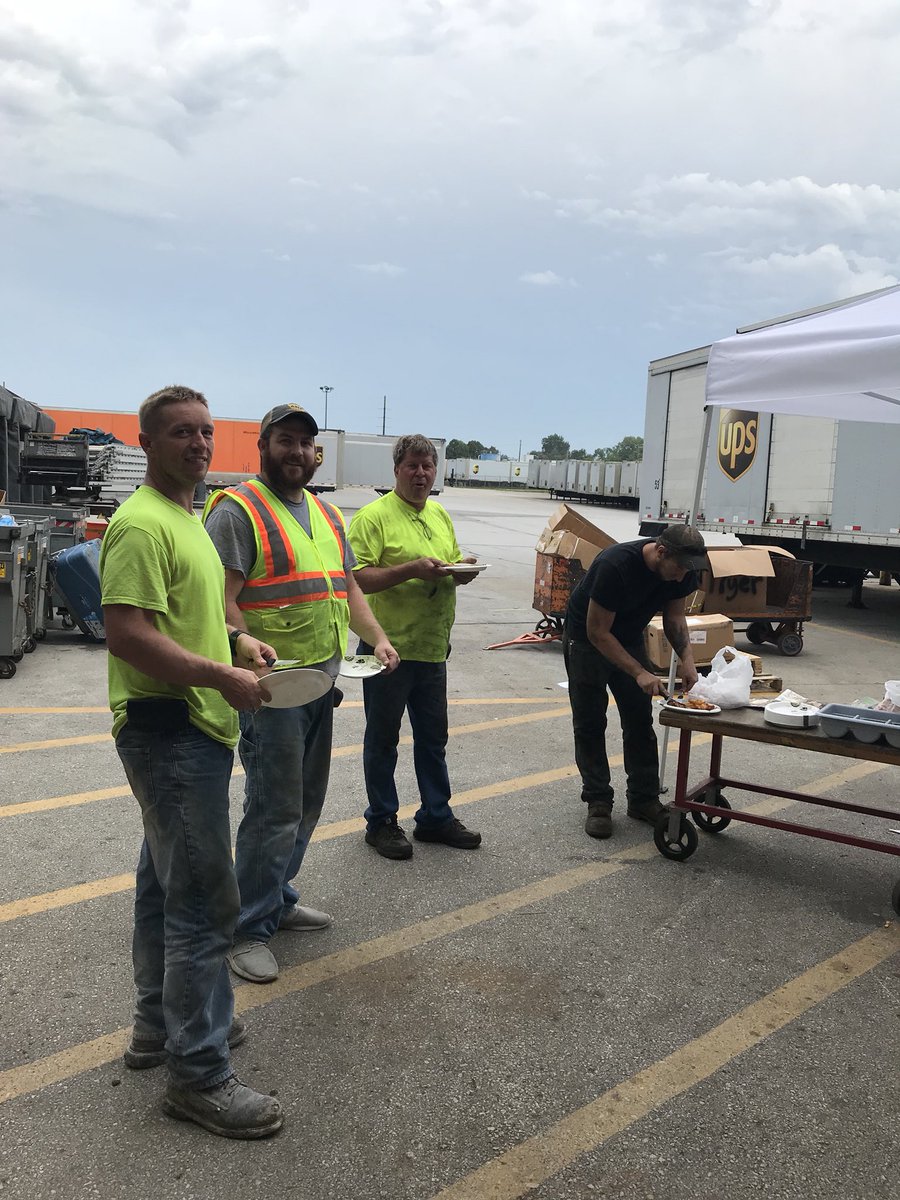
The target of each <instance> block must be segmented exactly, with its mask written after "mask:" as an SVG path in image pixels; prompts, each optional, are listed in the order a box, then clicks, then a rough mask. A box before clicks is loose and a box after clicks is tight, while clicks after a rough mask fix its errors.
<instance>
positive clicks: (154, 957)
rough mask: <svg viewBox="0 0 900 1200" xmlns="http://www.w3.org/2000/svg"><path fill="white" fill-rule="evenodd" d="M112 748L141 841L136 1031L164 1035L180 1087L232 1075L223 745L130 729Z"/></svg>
mask: <svg viewBox="0 0 900 1200" xmlns="http://www.w3.org/2000/svg"><path fill="white" fill-rule="evenodd" d="M116 750H117V751H118V754H119V758H120V759H121V760H122V765H123V766H124V768H125V774H126V775H127V776H128V782H129V784H130V785H131V790H132V791H133V792H134V794H135V796H136V797H137V801H138V803H139V804H140V806H141V815H142V817H143V822H144V843H143V845H142V846H141V854H140V860H139V862H138V868H137V888H136V891H135V898H134V940H133V947H132V955H133V960H134V981H135V986H136V988H137V1002H136V1006H135V1014H134V1034H135V1037H139V1038H159V1037H163V1036H164V1037H165V1038H166V1050H167V1051H168V1053H169V1071H170V1073H171V1076H172V1079H173V1081H174V1082H175V1083H177V1084H178V1085H179V1086H181V1087H188V1088H203V1087H211V1086H212V1085H213V1084H216V1083H220V1082H221V1081H222V1080H223V1079H227V1078H228V1077H229V1076H230V1075H231V1074H232V1068H231V1065H230V1063H229V1057H228V1042H227V1037H228V1030H229V1027H230V1026H231V1020H232V1016H233V1012H234V998H233V995H232V991H231V981H230V980H229V978H228V968H227V967H226V965H225V954H226V952H227V951H228V950H229V949H230V947H231V941H232V935H233V932H234V926H235V922H236V921H237V915H238V903H239V901H238V888H237V882H236V880H235V876H234V868H233V866H232V863H231V827H230V824H229V817H228V783H229V780H230V779H231V769H232V766H233V764H234V753H233V751H232V750H231V748H230V747H229V746H225V745H223V744H222V743H221V742H217V741H214V740H213V739H212V738H210V737H207V735H206V734H205V733H201V732H200V730H199V729H195V728H193V727H190V728H188V729H187V730H186V731H185V732H180V733H174V734H173V733H148V732H144V731H137V730H134V729H132V728H131V726H130V725H126V726H125V727H124V729H123V730H122V731H121V733H120V734H119V736H118V738H117V739H116Z"/></svg>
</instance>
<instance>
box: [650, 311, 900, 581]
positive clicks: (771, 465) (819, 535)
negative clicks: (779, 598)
mask: <svg viewBox="0 0 900 1200" xmlns="http://www.w3.org/2000/svg"><path fill="white" fill-rule="evenodd" d="M829 307H836V306H829ZM811 311H815V312H817V311H821V310H819V309H816V310H811ZM797 315H800V316H803V315H806V314H795V315H794V317H791V318H782V320H788V319H795V318H796V316H797ZM778 323H780V322H776V321H770V322H764V323H763V324H764V325H772V324H778ZM758 328H762V325H755V326H749V327H747V329H741V330H739V331H738V332H740V333H745V332H749V330H750V329H758ZM709 352H710V347H709V346H703V347H701V348H700V349H697V350H689V351H686V352H684V353H682V354H673V355H671V356H669V357H668V358H658V359H654V360H653V361H652V362H651V363H650V366H649V375H648V380H647V408H646V415H645V422H644V458H643V465H642V467H641V473H640V485H639V490H640V514H641V519H642V522H645V523H647V524H646V526H645V527H646V529H647V531H648V532H650V530H651V525H650V524H649V523H651V522H659V521H662V522H672V521H686V520H690V521H691V522H692V523H693V524H694V525H696V526H697V527H698V528H699V529H702V530H708V531H714V532H716V533H724V534H733V535H735V536H736V537H737V538H738V540H739V541H740V542H742V543H744V544H745V545H746V544H752V545H758V546H761V545H771V546H780V547H781V548H783V549H785V550H788V551H790V552H791V553H792V554H794V555H795V556H796V557H797V558H802V559H805V560H806V561H810V562H812V563H813V564H814V578H815V580H816V581H817V582H820V583H846V584H849V585H851V586H853V587H854V588H855V589H856V590H857V600H858V598H859V597H858V590H859V587H860V585H861V582H862V580H863V578H864V577H865V575H866V574H867V573H868V572H872V573H880V572H888V573H890V574H892V575H894V576H895V577H896V578H898V579H900V502H898V495H897V487H898V485H897V479H898V470H897V464H898V463H900V425H896V424H894V425H890V424H886V425H880V424H873V423H863V422H854V421H835V420H831V419H828V418H821V417H801V416H790V415H783V414H774V415H773V414H767V413H762V414H758V413H755V412H751V411H744V410H736V409H721V410H713V418H712V429H711V433H710V438H709V444H708V448H707V455H706V462H705V463H704V465H703V469H704V476H703V482H702V488H701V492H700V504H699V507H698V511H697V512H695V513H692V512H691V511H690V509H691V505H692V504H693V499H694V490H695V488H696V481H697V471H698V467H699V465H700V464H699V461H698V459H699V454H700V449H699V448H700V445H701V441H702V436H703V423H704V404H705V396H706V368H707V363H708V361H709Z"/></svg>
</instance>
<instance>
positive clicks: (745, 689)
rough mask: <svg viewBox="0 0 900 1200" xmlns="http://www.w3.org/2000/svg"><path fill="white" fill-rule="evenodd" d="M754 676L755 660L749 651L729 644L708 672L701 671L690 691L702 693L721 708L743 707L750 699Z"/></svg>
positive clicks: (711, 702)
mask: <svg viewBox="0 0 900 1200" xmlns="http://www.w3.org/2000/svg"><path fill="white" fill-rule="evenodd" d="M752 680H753V663H752V662H751V661H750V659H749V658H748V657H747V655H746V654H739V653H738V651H737V650H735V649H734V647H733V646H726V647H725V648H724V649H722V650H720V651H719V652H718V654H717V655H716V656H715V658H714V659H713V660H712V664H711V665H710V670H709V674H708V675H706V676H703V675H701V676H700V678H699V679H698V680H697V682H696V683H695V684H694V686H693V687H692V688H691V690H690V692H688V695H689V696H699V697H700V698H701V699H702V700H708V701H709V702H710V704H718V706H719V708H743V707H744V705H746V704H749V703H750V684H751V682H752Z"/></svg>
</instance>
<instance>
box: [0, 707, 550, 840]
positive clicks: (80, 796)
mask: <svg viewBox="0 0 900 1200" xmlns="http://www.w3.org/2000/svg"><path fill="white" fill-rule="evenodd" d="M568 713H569V709H568V707H566V708H560V707H559V706H557V707H555V708H549V709H545V710H544V711H542V712H537V713H522V714H521V715H519V716H516V717H501V718H499V719H497V720H493V721H477V722H474V723H473V724H471V725H453V726H451V727H450V730H449V732H450V736H451V737H459V736H461V735H462V734H467V733H482V732H484V730H486V729H504V728H507V727H508V726H510V725H527V724H528V723H529V722H530V721H544V720H546V719H547V718H548V717H562V716H567V715H568ZM105 736H106V735H102V736H101V737H99V738H98V739H97V740H98V741H102V740H104V737H105ZM63 740H70V739H63ZM48 744H52V745H56V744H57V743H48ZM35 745H37V743H35ZM400 745H401V746H411V745H412V737H411V736H409V735H407V736H406V737H402V738H401V739H400ZM18 748H19V749H21V748H22V747H18ZM354 754H362V745H361V744H359V743H357V744H356V745H353V746H336V747H335V748H334V749H333V750H332V752H331V757H332V758H348V757H350V756H351V755H354ZM243 773H244V771H243V768H242V767H239V766H237V765H235V768H234V771H233V772H232V776H233V777H235V778H236V777H239V776H241V775H243ZM130 795H131V792H130V791H129V789H128V788H99V789H97V790H96V791H92V792H72V793H70V794H69V795H67V796H48V797H45V798H44V799H43V800H22V801H19V802H18V803H16V804H3V805H0V819H2V818H3V817H20V816H23V815H24V814H26V813H35V812H49V811H51V810H52V809H56V808H74V807H76V806H77V805H79V804H92V803H94V802H95V801H97V800H117V799H120V798H121V797H123V796H130Z"/></svg>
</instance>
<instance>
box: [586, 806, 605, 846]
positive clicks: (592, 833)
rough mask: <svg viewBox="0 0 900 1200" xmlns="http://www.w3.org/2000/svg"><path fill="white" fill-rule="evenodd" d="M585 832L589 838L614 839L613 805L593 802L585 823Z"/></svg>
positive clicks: (589, 807)
mask: <svg viewBox="0 0 900 1200" xmlns="http://www.w3.org/2000/svg"><path fill="white" fill-rule="evenodd" d="M584 832H585V833H586V834H587V835H588V837H593V838H608V837H612V805H611V804H607V803H606V801H605V800H591V801H590V802H589V803H588V815H587V817H585V821H584Z"/></svg>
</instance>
